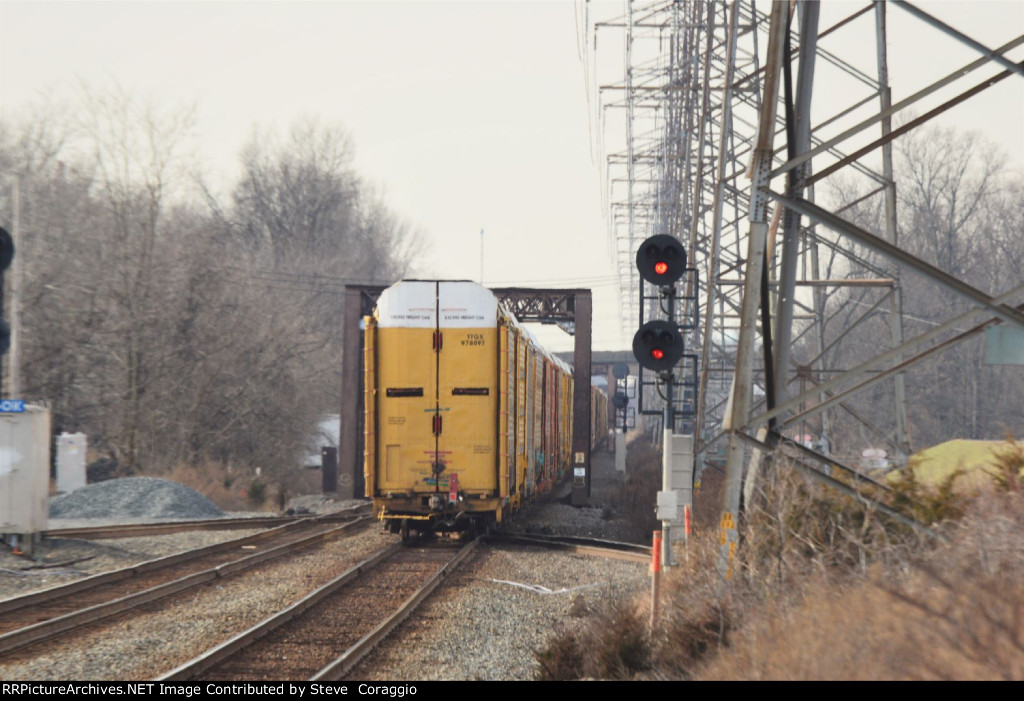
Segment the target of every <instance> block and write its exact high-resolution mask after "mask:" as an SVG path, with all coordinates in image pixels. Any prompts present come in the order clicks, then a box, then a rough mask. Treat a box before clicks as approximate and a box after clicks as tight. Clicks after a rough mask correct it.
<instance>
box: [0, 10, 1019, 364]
mask: <svg viewBox="0 0 1024 701" xmlns="http://www.w3.org/2000/svg"><path fill="white" fill-rule="evenodd" d="M919 4H920V5H921V6H922V7H925V8H927V9H928V10H929V11H931V12H933V13H934V14H936V15H938V16H940V17H943V18H944V19H947V21H950V22H952V23H954V24H956V25H957V26H958V27H960V28H961V29H962V30H964V31H966V32H967V33H969V34H971V35H972V36H973V37H974V38H976V39H978V40H980V41H982V42H983V43H987V44H989V45H992V46H994V45H997V44H999V43H1003V42H1005V41H1007V40H1008V39H1009V38H1010V37H1012V36H1013V35H1015V34H1019V33H1021V32H1024V0H1011V1H999V0H991V1H989V2H977V1H976V2H973V3H963V2H934V1H932V2H924V1H923V0H922V1H921V2H920V3H919ZM859 6H862V3H846V2H838V1H837V0H827V1H826V2H825V3H824V10H825V12H824V17H823V19H822V26H823V27H826V26H829V24H830V20H829V19H828V17H830V16H836V15H841V14H844V13H848V12H849V11H851V10H852V9H856V8H857V7H859ZM579 8H582V4H576V3H572V2H568V1H564V0H563V1H548V2H434V1H426V2H326V1H325V2H185V1H180V2H88V1H86V2H39V1H36V2H14V1H12V0H0V112H2V114H3V115H5V116H6V115H11V114H16V113H17V112H18V110H19V109H21V108H23V107H24V106H26V105H28V104H30V103H31V102H32V101H33V100H36V99H38V97H39V95H40V94H42V93H43V92H44V91H50V92H51V93H52V94H53V95H55V96H58V97H67V98H69V99H71V98H74V96H75V95H76V93H77V91H78V85H79V83H80V81H85V82H86V83H88V84H89V85H90V86H92V87H94V88H103V87H105V86H109V85H110V84H112V83H115V82H116V83H117V84H119V85H120V86H121V87H122V88H124V89H125V90H127V91H128V92H130V93H132V94H133V95H136V96H138V97H142V98H151V99H152V100H153V101H154V102H156V103H157V104H158V105H161V106H163V107H167V108H170V107H173V106H174V105H175V104H195V106H196V108H197V115H198V125H197V126H198V135H199V141H198V144H197V146H198V148H197V151H198V153H199V154H200V156H201V158H202V161H203V162H204V167H205V170H206V172H207V173H208V174H209V176H210V179H211V181H212V182H213V183H214V184H215V185H217V186H218V187H220V188H223V189H225V190H226V188H227V187H228V186H230V184H231V183H232V182H233V180H234V178H235V177H236V175H237V160H238V152H239V150H240V149H241V147H242V145H243V144H244V142H245V141H246V140H247V138H248V137H249V136H250V134H251V130H252V127H253V125H254V124H259V125H261V126H274V125H276V126H277V127H279V128H280V129H281V130H282V131H284V130H285V129H286V128H287V127H288V125H289V124H290V123H291V122H292V120H293V119H295V118H296V117H298V116H315V117H317V118H318V119H320V120H321V121H322V122H325V123H330V124H340V125H342V126H344V127H345V128H346V129H347V130H348V131H349V133H350V134H351V136H352V137H353V139H354V141H355V144H356V154H357V157H356V166H357V169H358V170H359V172H360V173H362V174H363V175H365V176H366V177H367V178H368V179H370V180H371V181H373V182H376V183H378V184H380V185H381V186H382V187H383V188H384V189H385V191H386V195H387V201H388V202H389V204H390V205H391V206H392V207H393V208H394V209H395V210H397V211H398V212H400V213H401V214H402V215H403V216H404V217H406V218H407V219H409V220H410V221H411V222H413V223H415V224H417V225H419V226H421V227H422V228H423V229H424V230H425V231H426V232H427V233H428V235H429V236H430V239H431V244H432V251H431V253H430V255H429V258H428V259H427V260H425V261H423V263H422V264H421V265H419V266H418V268H419V270H418V272H419V273H420V274H421V275H423V276H427V275H437V276H440V277H453V278H470V279H478V278H479V276H480V243H481V237H480V230H481V229H484V230H485V232H486V233H485V235H484V282H485V283H487V284H519V285H530V284H532V283H537V284H546V285H554V284H557V282H558V281H559V280H563V281H564V283H563V284H565V285H566V286H573V287H576V286H579V287H593V288H594V291H595V347H597V348H599V349H609V348H627V347H628V345H629V342H630V339H631V338H632V329H627V330H623V329H620V328H618V306H617V300H616V296H615V293H614V290H615V287H616V285H615V283H614V281H613V279H612V277H611V275H612V267H611V266H612V261H611V259H610V257H609V253H608V251H607V249H606V233H605V232H606V228H605V223H604V213H603V211H602V205H601V191H600V184H599V170H598V165H599V164H597V163H595V162H594V161H593V160H592V156H591V152H592V145H593V137H594V136H595V134H593V133H592V129H594V128H596V125H593V124H592V123H591V121H592V120H591V119H590V118H589V114H588V103H587V99H586V91H585V81H584V74H583V64H582V63H581V61H580V55H579V53H578V50H579V48H580V47H578V43H577V32H578V29H579V25H578V14H577V10H578V9H579ZM618 8H621V3H617V2H614V3H602V4H600V5H597V6H596V7H595V8H592V9H591V12H592V13H598V14H600V13H604V12H609V13H610V12H614V11H616V10H617V9H618ZM890 16H891V18H892V26H891V30H892V34H891V35H890V46H891V50H892V56H891V60H892V62H893V82H894V89H895V91H896V94H897V99H898V97H899V96H900V95H901V94H906V92H907V91H908V90H909V89H910V88H913V89H917V88H918V87H921V86H922V85H924V81H925V80H929V79H934V78H937V77H940V75H942V73H941V71H946V72H948V71H949V70H951V69H953V68H954V67H956V66H957V65H961V64H963V63H966V62H967V61H969V60H971V58H973V55H972V54H971V52H970V50H969V49H965V48H961V47H960V46H959V45H958V44H956V42H955V41H954V40H952V39H950V38H948V37H945V36H943V35H941V34H939V33H938V32H937V31H936V30H933V29H931V28H928V27H924V26H922V25H921V24H920V23H919V22H917V21H916V20H915V21H911V20H910V18H909V17H908V16H906V13H904V12H903V11H901V10H898V9H897V8H892V9H891V10H890ZM911 33H912V34H911ZM588 41H589V39H588ZM834 41H835V42H836V44H835V46H834V47H833V46H829V47H828V48H833V50H835V51H836V52H837V53H839V52H840V51H841V50H846V51H852V52H855V53H860V54H863V53H864V49H865V48H866V50H867V51H868V54H867V57H869V58H871V60H872V61H873V55H874V52H873V45H868V46H867V47H864V46H863V43H864V39H863V37H860V38H858V36H856V35H855V34H850V35H849V36H846V37H839V36H837V37H836V38H835V39H834ZM583 50H584V51H585V50H586V47H584V49H583ZM601 60H602V65H601V67H600V68H601V70H602V71H614V70H615V69H616V67H617V66H618V65H619V61H620V56H619V55H612V56H608V57H602V58H601ZM1016 60H1020V58H1019V57H1018V58H1016ZM605 61H607V64H606V63H604V62H605ZM867 65H868V66H873V63H868V64H867ZM992 72H994V71H993V70H992V69H987V70H985V71H983V73H984V74H985V75H988V74H990V73H992ZM978 75H979V76H980V75H981V74H980V73H979V74H978ZM608 77H609V78H612V77H614V76H612V75H611V73H608ZM901 80H903V81H904V85H906V84H907V83H909V85H907V87H906V88H904V89H903V91H902V93H901V86H900V82H899V81H901ZM971 84H973V82H971ZM1004 84H1005V85H1001V86H999V87H998V88H994V89H993V90H992V91H990V95H987V96H985V97H983V98H981V99H979V100H978V101H977V103H976V105H975V104H972V105H970V106H964V108H962V109H961V108H957V110H956V114H955V116H954V118H953V119H954V122H955V123H957V124H959V125H961V126H963V127H965V128H975V129H984V130H986V134H987V135H988V136H989V137H990V138H992V139H993V140H996V141H998V142H999V144H1000V145H1002V146H1003V147H1004V148H1005V149H1006V150H1007V151H1008V152H1009V153H1010V154H1011V157H1012V158H1014V159H1015V164H1016V167H1017V168H1018V170H1019V169H1020V165H1021V164H1022V163H1024V158H1022V152H1024V79H1022V78H1017V77H1016V76H1011V78H1009V79H1007V80H1006V81H1004ZM822 94H823V96H825V97H823V99H829V98H828V97H827V96H826V91H825V90H824V88H823V90H822ZM816 97H817V96H816ZM544 340H545V341H546V342H550V341H551V340H554V341H555V345H558V346H560V347H561V348H568V347H570V345H571V342H570V340H569V338H568V337H567V336H564V335H562V334H560V332H555V333H554V334H552V335H546V336H545V338H544Z"/></svg>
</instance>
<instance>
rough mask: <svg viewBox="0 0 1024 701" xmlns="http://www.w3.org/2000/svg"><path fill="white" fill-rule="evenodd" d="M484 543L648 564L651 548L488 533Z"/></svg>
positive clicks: (562, 537)
mask: <svg viewBox="0 0 1024 701" xmlns="http://www.w3.org/2000/svg"><path fill="white" fill-rule="evenodd" d="M483 540H484V542H486V543H498V544H503V545H536V546H541V547H545V548H552V549H557V550H567V551H570V552H576V553H580V554H581V555H594V556H598V557H610V558H614V559H617V560H628V561H631V562H649V561H650V559H651V548H650V546H649V545H637V544H636V543H623V542H621V541H617V540H604V539H601V538H586V537H582V536H565V535H521V534H515V533H489V534H488V535H486V536H484V538H483Z"/></svg>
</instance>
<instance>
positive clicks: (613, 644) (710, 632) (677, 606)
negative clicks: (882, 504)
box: [537, 439, 1024, 680]
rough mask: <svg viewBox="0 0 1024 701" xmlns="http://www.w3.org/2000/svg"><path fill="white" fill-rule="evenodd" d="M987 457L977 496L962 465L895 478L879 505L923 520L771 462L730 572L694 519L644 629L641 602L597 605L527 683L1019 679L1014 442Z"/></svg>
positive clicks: (1021, 574)
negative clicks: (936, 474)
mask: <svg viewBox="0 0 1024 701" xmlns="http://www.w3.org/2000/svg"><path fill="white" fill-rule="evenodd" d="M991 455H992V456H993V457H992V458H991V459H990V460H986V461H985V465H984V467H983V469H981V470H978V472H979V473H980V474H983V475H984V476H985V479H984V481H983V482H982V481H977V482H975V484H977V485H979V486H978V488H977V489H967V488H966V487H962V486H960V485H959V480H960V479H962V476H963V474H964V472H966V471H965V470H964V469H962V468H961V469H957V470H953V471H951V472H948V473H946V474H944V475H943V476H942V477H941V479H939V480H938V481H937V482H936V481H932V480H926V479H922V478H921V476H920V475H918V474H916V472H917V471H916V470H913V469H912V470H908V471H906V473H907V474H906V475H905V476H903V477H902V478H901V479H900V480H898V481H897V482H896V483H894V495H893V499H892V503H893V505H894V506H896V507H897V508H899V509H900V510H901V511H903V512H904V513H905V514H906V515H910V516H913V517H914V518H915V519H916V520H917V521H918V522H920V523H923V524H928V526H929V528H928V529H920V528H919V529H914V528H911V527H909V526H907V525H904V524H899V523H896V522H894V521H893V520H891V519H888V518H887V517H885V516H884V515H882V514H881V513H879V512H878V511H877V510H876V509H875V508H874V507H872V505H871V504H870V503H868V502H866V501H865V500H860V499H854V498H851V497H846V496H842V495H838V494H836V493H835V492H834V491H830V490H827V489H825V488H824V487H822V486H821V485H819V484H817V483H815V482H813V481H810V480H808V479H807V478H805V477H803V476H801V475H800V474H799V473H798V472H797V471H796V470H794V469H792V468H791V467H790V466H789V465H787V464H786V463H785V462H784V460H785V459H784V458H783V459H781V460H777V461H776V463H775V465H774V466H773V467H771V468H769V469H768V470H766V471H764V472H763V473H762V477H761V479H760V482H759V485H758V486H759V489H758V490H757V493H756V496H755V498H754V499H753V500H752V501H753V503H751V504H747V505H746V508H745V517H744V522H743V523H742V524H741V538H742V541H741V548H740V551H739V555H738V560H739V561H738V565H739V566H738V567H737V568H736V574H734V576H733V577H732V579H731V580H729V581H727V582H725V581H722V580H721V579H720V578H719V576H718V573H717V572H718V570H717V561H718V550H719V548H718V533H717V530H716V529H715V527H714V526H713V525H711V524H709V523H707V520H704V521H703V523H704V524H705V525H704V527H703V528H701V529H700V530H699V532H698V533H697V534H696V535H695V537H694V538H692V539H691V541H690V542H689V543H688V544H687V545H686V546H685V548H684V547H683V546H680V549H678V550H677V559H678V560H680V562H681V564H680V566H678V567H675V568H672V569H671V570H669V571H668V572H667V573H666V574H663V579H662V582H663V584H662V592H663V595H662V601H661V612H662V613H661V615H660V616H659V620H658V622H657V624H656V625H655V626H654V627H653V628H652V627H650V625H649V617H650V600H649V597H644V598H643V599H642V600H637V601H633V602H627V603H622V602H619V603H614V604H609V605H608V606H607V607H606V609H605V610H604V611H601V612H599V613H597V614H595V615H594V616H593V617H592V618H591V619H589V620H588V621H587V622H585V623H584V624H582V625H581V624H580V623H579V622H575V621H574V622H573V623H572V624H571V625H570V624H567V625H566V627H565V628H563V629H561V630H559V631H558V632H557V633H556V634H555V635H554V636H553V637H552V638H551V640H550V641H549V643H548V646H547V647H546V648H545V649H544V650H542V651H540V652H538V655H537V659H538V662H539V669H540V673H539V677H540V678H542V679H669V680H740V679H758V680H760V679H772V680H775V679H780V680H781V679H786V680H790V679H792V680H804V679H806V680H811V679H815V680H817V679H822V680H833V679H836V680H838V679H857V680H941V679H958V680H959V679H969V680H975V679H977V680H982V679H985V680H987V679H1000V680H1003V679H1006V680H1020V679H1024V491H1022V489H1021V486H1022V483H1021V479H1022V476H1024V445H1022V444H1020V443H1018V442H1016V441H1014V440H1012V439H1009V440H1007V441H1005V442H1003V443H1002V444H1001V445H999V446H998V447H997V448H996V449H995V450H993V451H991ZM708 476H709V475H708V474H707V473H706V474H705V478H707V477H708ZM714 491H717V490H710V491H708V493H702V494H699V495H698V496H697V502H698V505H699V503H700V501H701V499H702V498H706V497H707V496H708V494H710V493H712V492H714ZM716 498H717V497H716ZM710 510H711V509H709V511H710ZM695 512H697V513H699V508H698V509H695ZM697 523H698V525H700V524H701V523H702V521H700V520H698V521H697Z"/></svg>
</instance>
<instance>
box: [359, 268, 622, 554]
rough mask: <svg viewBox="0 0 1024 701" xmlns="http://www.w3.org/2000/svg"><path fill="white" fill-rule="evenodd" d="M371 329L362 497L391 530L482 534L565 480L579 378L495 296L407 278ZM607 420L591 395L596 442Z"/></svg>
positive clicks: (602, 401) (467, 286)
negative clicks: (575, 388) (363, 495)
mask: <svg viewBox="0 0 1024 701" xmlns="http://www.w3.org/2000/svg"><path fill="white" fill-rule="evenodd" d="M364 324H365V330H364V334H365V336H364V348H365V351H364V381H365V398H364V411H365V424H364V425H365V440H364V445H365V454H364V476H365V479H366V496H367V497H370V498H372V499H373V505H374V511H375V513H376V514H377V515H378V517H379V518H380V519H381V520H382V521H384V523H385V524H386V526H387V527H388V528H389V529H390V530H391V531H393V532H401V533H402V535H403V537H404V538H409V537H411V535H416V534H418V533H431V532H433V533H437V532H460V533H464V532H472V531H477V530H481V529H486V528H488V527H490V526H491V525H492V524H496V523H500V522H502V520H503V519H506V518H507V517H509V516H510V515H512V514H514V513H515V512H516V511H518V510H520V509H521V508H522V507H523V506H524V505H525V504H526V503H527V502H529V501H530V500H531V499H533V498H534V497H536V496H537V495H539V494H541V493H543V492H545V491H547V490H550V489H551V488H552V487H553V486H554V485H555V484H557V483H558V482H559V481H560V480H561V479H562V478H563V477H565V476H566V474H567V473H568V470H569V459H570V453H571V449H572V426H573V417H572V412H573V376H572V371H571V369H570V368H569V366H567V365H566V364H565V363H564V362H562V361H561V360H559V359H557V358H556V357H554V356H553V355H551V354H550V353H548V352H546V351H545V350H544V349H543V348H541V346H540V345H539V344H538V343H537V342H536V341H535V340H534V339H533V338H532V337H531V335H530V334H529V332H528V331H527V330H526V328H525V327H523V326H522V325H521V324H520V323H519V322H517V321H516V320H515V318H514V317H513V316H512V314H510V313H509V312H508V310H506V309H505V308H503V307H502V305H501V304H499V302H498V299H497V298H496V297H495V296H494V294H493V293H492V292H491V291H490V290H488V289H487V288H485V287H482V286H480V285H478V284H476V283H473V282H466V281H437V280H433V281H424V280H405V281H402V282H398V283H396V284H394V285H392V286H391V287H389V288H387V289H386V290H384V291H383V293H382V294H381V295H380V297H379V299H378V301H377V306H376V309H375V310H374V312H373V315H372V316H368V317H366V318H365V319H364ZM607 421H608V400H607V397H606V395H605V394H604V393H603V392H601V391H600V390H597V389H592V397H591V436H592V437H595V438H597V439H598V440H601V441H603V440H605V439H606V438H607V433H608V423H607Z"/></svg>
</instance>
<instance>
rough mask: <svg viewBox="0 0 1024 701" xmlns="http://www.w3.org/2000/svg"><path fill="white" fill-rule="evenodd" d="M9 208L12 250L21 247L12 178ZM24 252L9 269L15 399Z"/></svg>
mask: <svg viewBox="0 0 1024 701" xmlns="http://www.w3.org/2000/svg"><path fill="white" fill-rule="evenodd" d="M11 208H12V209H13V210H14V212H13V217H12V221H11V224H12V226H11V229H12V230H11V238H12V239H13V241H14V250H16V251H17V250H19V249H21V248H22V246H21V179H20V178H18V176H14V182H13V184H12V186H11ZM24 257H25V252H24V251H22V252H21V255H18V256H15V257H14V260H13V261H12V263H13V265H12V267H11V273H12V275H11V350H10V394H9V396H11V397H13V398H15V399H17V398H19V397H21V289H22V271H23V266H22V264H21V261H22V260H23V259H24Z"/></svg>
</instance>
